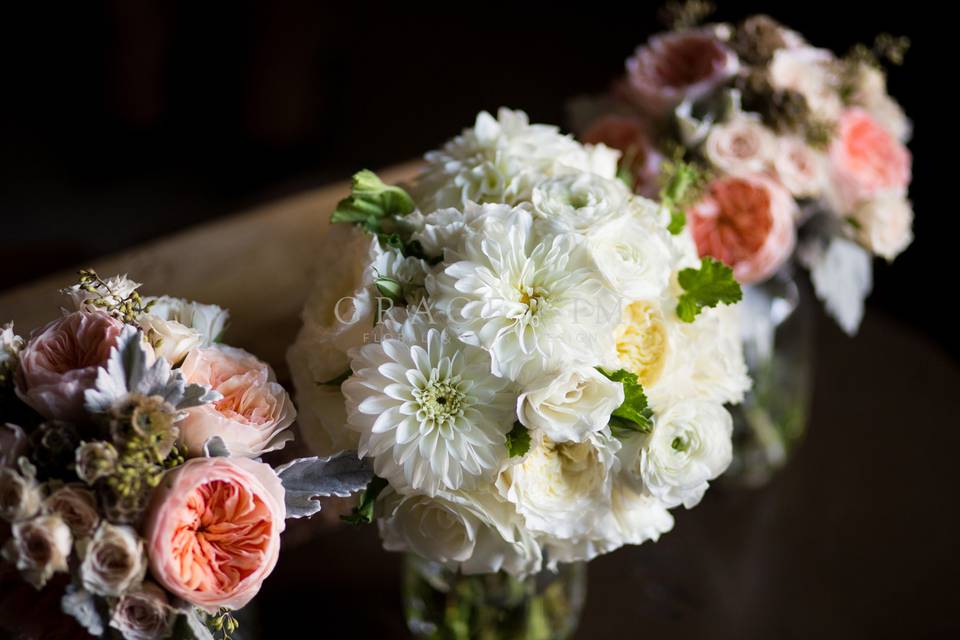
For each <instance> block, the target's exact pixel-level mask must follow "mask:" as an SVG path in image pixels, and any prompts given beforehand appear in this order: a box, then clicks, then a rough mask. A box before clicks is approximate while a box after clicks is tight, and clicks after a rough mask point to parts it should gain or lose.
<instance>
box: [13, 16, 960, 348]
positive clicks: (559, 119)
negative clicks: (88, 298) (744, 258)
mask: <svg viewBox="0 0 960 640" xmlns="http://www.w3.org/2000/svg"><path fill="white" fill-rule="evenodd" d="M719 4H720V5H721V7H720V11H719V13H718V14H717V17H718V18H721V19H737V18H739V17H742V16H744V15H748V14H749V13H755V12H761V11H765V12H769V13H771V14H773V15H774V16H775V17H777V18H779V19H781V20H782V21H783V22H785V23H787V24H788V25H790V26H792V27H793V28H795V29H797V30H799V31H800V32H801V33H803V34H804V35H805V36H807V37H808V39H809V40H810V41H811V42H813V43H814V44H816V45H820V46H825V47H830V48H832V49H834V50H835V51H838V52H843V51H846V50H847V48H849V46H851V45H852V44H854V43H856V42H870V41H872V38H873V36H874V35H875V34H877V33H879V32H882V31H888V32H892V33H894V34H904V35H907V36H910V37H911V38H912V40H913V48H912V49H911V51H910V52H909V54H908V56H907V63H906V66H905V67H903V68H900V69H894V70H893V71H892V72H891V74H890V89H891V93H892V94H893V95H894V96H896V97H897V98H898V99H899V100H900V101H901V102H902V103H903V105H904V107H905V109H906V111H907V113H908V114H909V115H910V116H911V118H912V119H913V120H914V122H915V124H916V131H915V135H914V138H913V140H912V142H911V143H910V147H911V149H912V151H913V154H914V181H913V185H912V188H911V197H912V199H913V201H914V205H915V209H916V212H917V218H916V224H915V233H916V237H917V240H916V242H915V243H914V244H913V246H912V247H911V248H910V249H909V250H908V251H907V252H906V253H905V254H903V255H902V256H900V257H899V258H898V259H897V261H896V264H895V265H893V266H887V265H886V264H882V263H881V262H880V261H878V263H877V267H876V270H875V276H876V286H875V292H874V294H873V296H872V297H871V300H870V302H871V304H872V305H874V306H878V307H881V308H883V309H885V310H886V311H888V312H889V313H891V314H893V315H894V316H896V317H898V318H900V319H902V320H905V321H906V322H907V323H908V324H910V325H912V326H914V327H915V328H916V329H918V330H920V331H922V332H924V333H928V334H929V335H931V336H932V337H934V338H935V339H936V340H938V341H939V342H940V343H941V345H943V346H944V347H945V348H947V349H948V350H949V352H950V353H951V354H953V355H954V356H957V355H960V341H958V339H957V337H956V336H957V332H956V331H955V330H954V329H953V325H954V321H953V319H952V315H953V314H951V313H948V312H946V311H945V309H944V304H943V302H944V301H951V300H952V299H953V298H954V297H955V295H954V294H953V289H954V288H955V285H954V284H953V283H952V282H951V281H950V279H951V277H950V276H949V274H948V273H945V272H946V271H947V268H946V265H947V260H946V256H948V255H949V252H950V250H951V249H952V246H953V244H954V243H953V236H954V233H953V231H954V230H955V229H956V228H957V225H956V222H955V218H956V217H957V214H956V213H955V212H954V210H955V208H956V207H954V206H952V205H951V204H950V203H951V202H952V201H953V199H948V198H942V199H937V197H936V194H935V190H936V189H938V188H940V186H941V184H942V180H941V179H938V177H937V176H935V172H936V171H937V170H938V168H939V167H941V166H945V165H946V164H947V163H945V158H947V157H948V156H946V153H945V151H941V149H948V148H949V147H950V145H949V143H948V142H947V141H948V139H952V140H955V139H956V133H955V130H954V129H955V127H956V121H957V119H956V117H955V116H953V117H951V116H952V114H949V113H947V109H948V107H947V105H946V101H945V100H944V99H943V97H942V96H943V92H944V90H945V89H944V88H945V87H950V86H952V85H953V84H954V81H953V80H952V79H951V77H952V76H951V74H953V71H952V70H951V69H950V63H949V62H948V61H949V60H951V59H952V58H953V57H954V56H952V55H951V54H950V53H949V50H947V49H946V47H945V44H944V42H945V41H944V39H941V38H940V37H937V36H935V35H934V33H933V31H934V28H935V27H934V26H933V25H936V24H938V23H940V24H942V23H943V21H944V20H945V19H947V18H946V16H944V15H940V10H939V9H937V7H938V6H941V5H937V4H934V3H932V2H931V3H925V2H910V3H878V2H869V3H867V2H864V3H850V2H837V1H836V0H834V1H824V0H813V1H805V2H794V3H780V2H777V3H774V2H772V1H767V2H720V3H719ZM657 6H658V3H654V2H650V3H646V2H645V3H636V5H634V6H631V7H627V6H620V5H619V4H615V3H609V2H608V3H582V4H581V5H579V6H578V5H573V7H572V8H560V7H559V6H556V5H544V6H538V7H533V6H526V5H519V4H516V5H502V6H500V5H497V4H490V3H483V4H480V5H478V4H476V3H465V4H464V5H463V11H460V12H458V13H452V12H445V11H438V10H437V9H434V8H426V7H421V6H417V5H410V6H407V5H403V6H402V7H401V6H392V5H386V6H376V5H375V4H370V3H337V4H332V3H324V2H272V3H271V2H253V3H250V2H246V3H245V2H232V3H218V2H175V1H171V2H142V1H130V0H114V1H113V2H106V3H96V2H82V3H69V4H68V3H62V4H60V5H58V4H56V3H54V4H47V3H35V4H33V5H32V6H31V7H30V8H27V9H24V8H20V9H17V10H14V11H12V13H11V11H10V8H9V7H7V8H5V15H4V18H3V38H2V39H0V40H2V44H0V47H2V48H3V51H2V57H0V60H2V62H0V70H2V85H0V86H2V87H3V93H2V101H0V114H2V117H0V128H2V129H0V139H2V151H0V176H2V177H0V185H2V187H0V215H2V217H3V226H2V231H0V238H3V239H4V240H3V242H2V251H3V253H4V258H6V259H5V260H4V263H3V266H4V268H3V269H2V270H0V289H2V288H5V287H8V286H12V285H15V284H17V283H20V282H22V281H25V280H28V279H31V278H34V277H36V276H39V275H42V274H43V273H46V272H50V271H53V270H56V269H61V268H64V267H67V266H72V265H74V264H77V263H78V262H82V261H84V260H89V259H90V258H92V257H95V256H98V255H101V254H103V253H106V252H112V251H116V250H117V249H120V248H122V247H126V246H128V245H132V244H135V243H138V242H142V241H145V240H148V239H151V238H154V237H157V236H158V235H163V234H167V233H170V232H172V231H174V230H177V229H179V228H182V227H186V226H189V225H191V224H195V223H197V222H200V221H203V220H206V219H209V218H213V217H217V216H223V215H228V214H230V213H233V212H236V211H238V210H239V209H242V208H245V207H248V206H252V205H255V204H257V203H260V202H264V201H267V200H270V199H272V198H276V197H278V196H281V195H283V194H287V193H291V192H295V191H297V190H300V189H304V188H308V187H311V186H315V185H318V184H321V183H323V182H326V181H329V180H334V179H342V178H345V177H347V176H349V175H350V174H351V173H352V172H353V171H355V170H356V169H358V168H361V167H372V168H377V167H381V166H384V165H388V164H391V163H394V162H399V161H403V160H407V159H410V158H413V157H415V156H418V155H420V154H422V153H423V152H424V151H426V150H427V149H430V148H433V147H435V146H437V145H439V144H440V143H442V142H443V140H445V139H446V138H448V137H450V136H451V135H453V134H455V133H457V132H458V131H459V130H460V129H461V128H462V127H464V126H467V125H469V124H471V123H472V120H473V118H474V116H475V114H476V112H477V111H478V110H480V109H488V110H494V109H496V108H497V107H498V106H501V105H506V106H511V107H514V108H522V109H525V110H526V111H528V113H529V114H530V116H531V118H532V120H534V121H542V122H552V123H558V124H559V123H563V122H564V120H565V107H564V105H565V101H566V100H567V99H568V98H570V97H571V96H574V95H576V94H578V93H586V92H599V91H602V90H603V89H604V88H605V87H606V86H607V85H608V83H609V82H610V81H611V80H612V79H613V78H615V77H616V76H617V75H618V74H620V73H621V71H622V68H623V60H624V59H625V58H626V57H627V55H629V54H630V52H631V51H632V49H633V48H634V47H635V46H636V45H637V44H639V43H641V42H643V41H644V40H645V39H646V38H647V37H648V35H649V34H650V33H651V32H652V31H654V30H656V29H657V28H658V23H657V18H656V16H657ZM935 74H936V75H935ZM938 78H939V79H938ZM938 96H941V97H939V98H938ZM936 110H942V111H943V114H942V115H941V114H939V113H935V111H936ZM945 176H946V170H945V171H944V179H946V177H945ZM954 199H955V198H954ZM920 291H929V292H930V293H929V294H927V293H924V294H921V293H920Z"/></svg>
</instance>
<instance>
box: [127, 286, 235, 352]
mask: <svg viewBox="0 0 960 640" xmlns="http://www.w3.org/2000/svg"><path fill="white" fill-rule="evenodd" d="M144 302H145V303H148V304H149V303H151V302H152V303H153V305H152V306H151V307H150V311H149V314H150V315H151V316H153V317H156V318H161V319H163V320H166V321H168V322H169V321H174V322H178V323H180V324H181V325H183V326H185V327H189V328H190V329H192V330H194V331H196V332H197V333H198V334H199V335H200V339H201V342H200V346H201V347H209V346H210V345H212V344H213V343H215V342H217V340H219V339H220V337H221V335H222V334H223V332H224V331H225V330H226V327H227V322H228V321H229V320H230V312H229V311H227V310H226V309H224V308H222V307H218V306H217V305H215V304H200V303H199V302H191V301H190V300H184V299H183V298H171V297H169V296H160V297H158V298H155V297H148V298H144Z"/></svg>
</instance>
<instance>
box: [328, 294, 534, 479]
mask: <svg viewBox="0 0 960 640" xmlns="http://www.w3.org/2000/svg"><path fill="white" fill-rule="evenodd" d="M386 324H387V325H388V327H387V329H388V332H387V334H386V337H384V339H383V340H382V341H381V342H379V343H372V344H366V345H363V346H362V347H360V348H359V349H356V350H355V351H353V353H352V355H353V360H352V362H351V368H352V370H353V372H354V373H353V375H352V376H351V377H350V378H349V379H348V380H347V381H346V382H344V384H343V387H342V390H343V394H344V396H345V397H346V400H347V426H348V427H349V428H350V429H353V430H354V431H357V432H359V434H360V442H359V453H360V455H361V456H370V457H372V458H373V459H374V470H375V471H376V473H377V475H379V476H381V477H383V478H386V479H387V480H389V482H390V484H391V486H393V487H394V488H395V489H398V490H399V491H401V492H403V491H405V490H414V491H419V492H422V493H424V494H426V495H429V496H433V495H436V494H437V493H438V492H439V491H441V490H450V491H455V490H458V489H461V488H463V489H469V488H472V487H474V486H476V484H477V482H478V481H479V480H481V479H492V478H493V476H494V475H495V473H496V471H497V469H498V468H499V466H500V464H501V463H502V462H503V461H504V459H505V458H506V455H507V450H506V445H505V443H506V434H507V432H509V431H510V429H511V428H512V427H513V408H514V406H515V404H516V396H515V395H514V394H513V393H512V392H511V389H510V387H509V382H508V381H506V380H504V379H502V378H497V377H494V376H492V375H490V356H489V355H488V354H487V352H486V351H484V350H483V349H481V348H479V347H476V346H471V345H466V344H463V343H461V342H460V341H459V340H457V338H456V337H455V336H454V335H452V334H451V333H449V332H448V331H447V330H445V329H442V330H438V329H436V328H433V327H430V326H429V325H428V324H427V322H426V320H425V318H423V317H421V316H417V315H410V316H407V314H406V313H405V312H403V311H397V312H393V313H391V314H390V315H389V317H388V318H387V319H386Z"/></svg>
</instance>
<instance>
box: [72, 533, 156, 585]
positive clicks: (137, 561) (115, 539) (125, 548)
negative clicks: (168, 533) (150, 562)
mask: <svg viewBox="0 0 960 640" xmlns="http://www.w3.org/2000/svg"><path fill="white" fill-rule="evenodd" d="M146 572H147V556H146V553H145V552H144V547H143V539H142V538H140V536H138V535H137V532H136V531H135V530H134V529H133V528H132V527H129V526H126V525H113V524H110V523H109V522H101V523H100V526H98V527H97V530H96V532H95V533H94V534H93V539H91V540H90V542H89V543H88V544H87V545H86V546H85V548H84V550H83V561H82V562H81V564H80V579H81V580H82V582H83V588H84V590H86V591H89V592H90V593H95V594H97V595H101V596H113V597H117V596H121V595H123V594H124V593H126V592H127V591H128V590H129V589H131V588H133V587H135V586H137V585H138V584H140V582H141V581H142V580H143V576H144V575H145V574H146Z"/></svg>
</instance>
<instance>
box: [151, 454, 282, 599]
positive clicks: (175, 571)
mask: <svg viewBox="0 0 960 640" xmlns="http://www.w3.org/2000/svg"><path fill="white" fill-rule="evenodd" d="M285 517H286V507H285V505H284V490H283V485H281V483H280V479H279V478H278V477H277V475H276V474H275V473H274V472H273V469H271V468H270V466H269V465H266V464H262V463H260V462H254V461H253V460H248V459H247V458H194V459H192V460H187V462H186V463H184V464H183V465H182V466H180V467H177V468H176V469H174V470H172V471H170V472H168V473H167V474H166V475H165V476H164V477H163V480H161V482H160V484H159V485H158V486H157V488H156V489H154V493H153V496H152V498H151V502H150V507H149V510H148V515H147V521H146V527H145V528H144V535H145V537H146V540H147V555H148V556H149V558H150V571H151V574H152V575H153V577H154V579H155V580H156V581H157V582H159V583H160V584H161V585H163V586H164V587H165V588H166V589H167V590H168V591H169V592H170V593H172V594H174V595H176V596H179V597H180V598H183V599H184V600H186V601H188V602H190V603H192V604H194V605H196V606H197V607H199V608H201V609H203V610H205V611H208V612H210V613H213V612H215V611H216V610H217V609H219V608H220V607H225V608H227V609H239V608H241V607H243V606H244V605H245V604H247V603H248V602H249V601H250V600H252V599H253V597H254V596H256V595H257V592H258V591H259V590H260V585H261V584H263V581H264V579H265V578H266V577H267V576H268V575H270V572H271V571H273V568H274V566H275V565H276V564H277V556H278V554H279V552H280V532H282V531H283V529H284V518H285Z"/></svg>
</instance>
